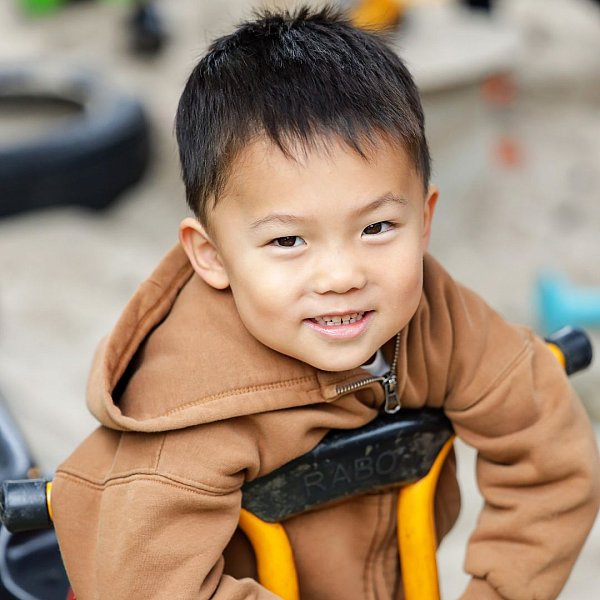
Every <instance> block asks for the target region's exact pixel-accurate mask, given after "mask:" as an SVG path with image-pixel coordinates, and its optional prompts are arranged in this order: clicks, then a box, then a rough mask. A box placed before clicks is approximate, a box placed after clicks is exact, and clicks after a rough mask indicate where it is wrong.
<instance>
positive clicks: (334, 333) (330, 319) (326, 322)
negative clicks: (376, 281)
mask: <svg viewBox="0 0 600 600" xmlns="http://www.w3.org/2000/svg"><path fill="white" fill-rule="evenodd" d="M373 315H374V311H372V310H363V311H358V312H347V313H338V314H337V315H320V316H318V317H312V318H310V319H305V320H304V323H305V324H306V325H307V326H308V327H309V328H310V329H312V330H313V331H315V332H316V333H318V334H319V335H320V336H323V337H324V338H325V339H328V340H351V339H354V338H357V337H359V336H360V335H362V334H363V333H364V332H365V331H366V329H367V328H368V327H369V323H370V322H371V319H372V317H373Z"/></svg>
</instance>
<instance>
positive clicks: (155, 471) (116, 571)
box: [52, 247, 600, 600]
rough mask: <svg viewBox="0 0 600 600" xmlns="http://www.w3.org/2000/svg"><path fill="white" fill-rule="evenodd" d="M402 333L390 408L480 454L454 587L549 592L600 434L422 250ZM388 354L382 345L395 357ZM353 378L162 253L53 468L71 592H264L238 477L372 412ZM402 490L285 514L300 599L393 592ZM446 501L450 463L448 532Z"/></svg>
mask: <svg viewBox="0 0 600 600" xmlns="http://www.w3.org/2000/svg"><path fill="white" fill-rule="evenodd" d="M399 335H400V344H399V354H398V364H397V378H398V390H399V397H400V400H401V402H402V406H404V407H411V408H416V407H422V406H431V407H438V408H439V407H441V408H443V409H444V410H445V412H446V414H447V415H448V416H449V417H450V419H451V420H452V423H453V425H454V428H455V430H456V432H457V434H458V435H459V436H460V437H461V438H462V439H463V440H464V441H465V442H466V443H467V444H470V445H472V446H474V447H475V448H476V449H477V451H478V466H477V469H478V470H477V474H478V482H479V485H480V487H481V492H482V494H483V498H484V506H483V509H482V512H481V515H480V517H479V522H478V525H477V528H476V529H475V531H474V533H473V535H472V537H471V540H470V542H469V546H468V549H467V556H466V563H465V564H466V570H467V572H468V573H470V574H471V575H472V580H471V583H470V584H469V586H468V588H467V590H466V592H465V594H464V595H463V596H462V598H464V599H469V600H471V599H472V600H486V599H488V598H489V599H498V598H508V599H511V600H534V599H535V600H544V599H546V600H547V599H550V598H555V597H556V596H557V595H558V593H559V591H560V589H561V588H562V586H563V584H564V582H565V580H566V578H567V576H568V574H569V572H570V570H571V567H572V566H573V563H574V561H575V558H576V557H577V555H578V553H579V551H580V549H581V546H582V544H583V541H584V540H585V537H586V535H587V533H588V531H589V529H590V527H591V525H592V522H593V520H594V518H595V515H596V512H597V509H598V503H599V495H600V483H599V472H600V469H599V460H598V450H597V447H596V443H595V439H594V436H593V434H592V432H591V428H590V425H589V422H588V420H587V417H586V415H585V413H584V411H583V409H582V407H581V405H580V403H579V402H578V400H577V399H576V398H575V396H574V394H573V393H572V391H571V389H570V387H569V384H568V382H567V379H566V377H565V375H564V372H563V371H562V368H561V367H560V366H559V364H558V362H557V361H556V360H555V358H554V356H553V355H552V354H551V352H550V351H549V350H548V349H547V348H546V347H545V344H544V343H543V342H542V341H540V340H539V339H537V338H536V337H534V336H533V335H532V334H531V333H530V332H529V331H528V330H527V329H524V328H520V327H515V326H512V325H509V324H507V323H506V322H505V321H504V320H502V319H501V318H500V317H499V316H498V315H497V314H496V313H495V312H494V311H492V310H491V309H490V308H489V307H488V306H487V305H486V304H485V303H484V302H483V301H482V300H481V299H480V298H478V297H477V296H476V295H475V294H473V293H472V292H470V291H469V290H467V289H465V288H463V287H461V286H460V285H458V284H457V283H455V282H454V281H453V280H452V279H451V278H450V277H449V276H448V275H447V274H446V272H445V271H444V270H443V269H442V268H441V267H440V266H439V265H438V264H437V263H436V262H435V261H434V260H433V259H432V258H430V257H426V259H425V263H424V291H423V296H422V300H421V303H420V305H419V308H418V310H417V312H416V314H415V315H414V317H413V319H412V320H411V321H410V323H409V324H408V325H407V327H406V328H405V329H404V330H403V331H402V332H400V334H399ZM393 352H394V341H393V340H390V342H388V343H387V344H386V345H385V346H384V353H385V354H386V356H387V359H388V361H389V362H390V363H391V362H392V354H393ZM364 377H365V372H364V371H363V370H362V369H360V368H359V369H355V370H353V371H350V372H343V373H326V372H322V371H318V370H316V369H314V368H313V367H311V366H309V365H306V364H304V363H301V362H299V361H297V360H295V359H292V358H290V357H287V356H283V355H281V354H279V353H277V352H275V351H273V350H271V349H269V348H267V347H265V346H263V345H261V344H260V343H259V342H258V341H257V340H256V339H254V338H253V337H252V336H251V335H250V334H249V333H248V332H247V330H246V329H245V328H244V326H243V324H242V322H241V321H240V319H239V317H238V315H237V311H236V309H235V304H234V301H233V298H232V296H231V293H230V292H229V291H217V290H214V289H212V288H210V287H208V286H207V285H206V284H205V283H204V282H203V281H202V280H201V279H200V278H199V277H197V276H196V275H194V274H193V271H192V268H191V266H190V265H189V263H188V261H187V258H186V256H185V254H184V252H183V250H182V249H181V248H180V247H176V248H174V249H173V250H172V251H171V252H170V253H169V254H168V255H167V256H166V257H165V258H164V259H163V261H162V262H161V264H160V265H159V266H158V268H157V269H156V271H155V272H154V273H153V274H152V276H151V277H150V278H149V279H148V280H147V281H146V282H145V283H143V284H142V285H141V286H140V288H139V289H138V291H137V292H136V294H135V295H134V297H133V298H132V300H131V301H130V303H129V304H128V306H127V307H126V309H125V311H124V313H123V315H122V316H121V318H120V320H119V321H118V323H117V325H116V327H115V329H114V330H113V332H112V333H111V335H110V336H109V337H108V338H107V339H106V340H105V341H104V342H103V343H102V345H101V346H100V349H99V351H98V353H97V355H96V358H95V362H94V366H93V369H92V373H91V377H90V382H89V395H88V403H89V407H90V409H91V411H92V412H93V413H94V415H95V416H96V417H97V418H98V420H99V421H100V423H101V426H100V427H99V428H98V429H97V430H96V431H95V432H94V433H92V434H91V435H90V437H89V438H88V439H87V440H86V441H84V442H83V444H82V445H81V446H80V447H79V448H78V449H77V450H76V451H75V452H74V453H73V455H72V456H71V457H70V458H68V459H67V460H66V461H65V463H64V464H62V465H61V466H60V468H59V469H58V472H57V474H56V478H55V483H54V487H53V495H52V502H53V510H54V517H55V524H56V532H57V535H58V539H59V542H60V547H61V551H62V554H63V558H64V561H65V564H66V568H67V571H68V575H69V578H70V580H71V582H72V585H73V588H74V591H75V594H76V596H77V598H78V600H92V599H102V600H138V599H139V600H142V599H143V600H149V599H160V600H167V599H173V600H188V599H189V600H199V599H201V598H214V599H219V600H222V599H229V600H236V599H242V598H244V599H246V598H261V599H263V598H264V599H266V598H274V596H273V594H271V593H269V592H267V591H266V590H265V589H264V588H262V587H261V586H260V585H259V584H258V583H256V581H254V580H253V579H252V578H251V576H252V575H253V573H254V566H253V559H252V555H251V552H250V550H249V549H248V547H247V542H245V540H244V539H243V537H242V536H240V535H239V534H238V533H236V526H237V520H238V512H239V509H240V499H241V493H240V487H241V485H242V483H243V482H244V481H245V480H251V479H254V478H256V477H259V476H261V475H264V474H266V473H269V472H270V471H272V470H273V469H275V468H277V467H279V466H281V465H283V464H284V463H286V462H288V461H290V460H292V459H293V458H295V457H298V456H299V455H301V454H303V453H305V452H307V451H308V450H310V449H311V448H312V447H314V446H315V445H316V444H317V443H318V442H319V440H320V439H321V438H322V437H323V436H324V435H325V433H326V432H327V431H328V430H329V429H332V428H355V427H359V426H361V425H363V424H365V423H367V422H368V421H370V420H371V419H373V418H374V417H375V416H376V415H377V412H378V409H379V408H380V406H381V404H382V402H383V392H382V389H381V386H380V385H379V384H378V383H375V384H373V385H371V386H368V387H365V388H363V389H360V390H359V391H357V392H355V393H349V394H346V395H343V396H339V395H338V394H337V393H336V385H337V384H340V383H347V382H352V381H356V380H358V379H361V378H364ZM394 496H395V494H394V492H385V493H377V494H368V495H365V496H363V497H360V498H358V499H355V500H351V501H346V502H343V503H340V504H337V505H335V506H331V507H327V508H324V509H321V510H316V511H313V512H312V513H308V514H306V515H302V516H298V517H294V518H292V519H290V520H289V521H286V524H285V527H286V530H287V532H288V535H289V537H290V540H291V543H292V546H293V548H294V553H295V557H296V564H297V568H298V572H299V579H300V589H301V597H302V599H303V600H321V599H323V600H325V599H329V600H331V599H338V598H344V599H357V600H359V599H360V600H365V599H382V600H383V599H398V598H401V595H402V594H401V582H400V573H399V568H398V560H397V555H396V540H395V533H394V530H395V510H394ZM458 508H459V496H458V490H457V486H456V479H455V477H454V461H453V460H450V461H447V464H446V467H445V469H444V471H443V474H442V477H441V480H440V483H439V486H438V494H437V503H436V515H437V525H438V529H439V531H440V535H443V534H444V533H446V532H447V531H448V529H449V528H450V527H451V526H452V524H453V523H454V521H455V519H456V516H457V514H458ZM232 536H233V537H232ZM224 555H225V558H224V557H223V556H224ZM247 575H249V576H250V577H247Z"/></svg>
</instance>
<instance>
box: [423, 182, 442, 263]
mask: <svg viewBox="0 0 600 600" xmlns="http://www.w3.org/2000/svg"><path fill="white" fill-rule="evenodd" d="M438 195H439V194H438V188H437V187H436V186H435V185H430V186H429V189H428V190H427V198H426V199H425V207H424V209H423V252H426V251H427V248H428V246H429V238H430V237H431V223H432V221H433V214H434V213H435V205H436V204H437V201H438Z"/></svg>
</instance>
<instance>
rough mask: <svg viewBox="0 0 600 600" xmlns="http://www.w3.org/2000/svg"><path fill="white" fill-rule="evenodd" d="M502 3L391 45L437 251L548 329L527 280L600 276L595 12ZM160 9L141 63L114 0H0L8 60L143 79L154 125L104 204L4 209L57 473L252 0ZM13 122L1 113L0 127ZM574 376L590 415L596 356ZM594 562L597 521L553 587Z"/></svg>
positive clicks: (81, 427)
mask: <svg viewBox="0 0 600 600" xmlns="http://www.w3.org/2000/svg"><path fill="white" fill-rule="evenodd" d="M499 4H500V10H499V14H498V15H497V18H496V19H495V20H494V22H493V23H489V24H485V25H483V26H482V25H481V23H479V22H477V24H475V25H474V24H473V23H471V22H470V21H469V22H468V23H465V22H464V19H462V18H461V19H458V20H454V19H452V18H451V17H450V16H448V14H447V13H440V12H439V10H438V9H424V10H431V11H433V12H430V13H427V14H426V13H423V12H419V13H414V14H413V15H412V16H411V17H410V19H409V20H408V23H407V29H406V31H405V32H404V34H403V37H401V38H399V40H398V47H399V51H400V52H401V53H403V54H404V56H405V57H406V58H407V61H408V62H409V64H410V65H411V67H412V68H413V71H414V72H415V75H416V78H417V81H418V82H419V83H420V85H421V87H422V91H423V99H424V105H425V108H426V113H427V121H428V134H429V138H430V142H431V147H432V153H433V157H434V165H435V173H434V175H435V180H436V182H437V183H438V184H439V185H440V188H441V200H440V205H439V209H438V214H437V216H436V223H435V226H434V234H433V241H432V251H433V253H434V254H435V255H436V256H437V257H438V258H439V259H441V260H442V262H443V263H444V264H445V265H446V266H447V268H448V269H449V270H450V271H451V272H452V273H453V274H454V275H455V276H456V277H457V278H458V279H460V280H462V281H463V282H465V283H467V284H469V285H470V286H471V287H473V288H474V289H475V290H477V291H478V292H479V293H481V294H482V295H483V296H484V297H485V298H486V299H487V300H488V301H489V302H490V303H491V304H492V305H493V306H494V307H496V308H497V309H498V310H499V311H500V312H502V313H503V314H504V315H505V316H506V317H507V318H508V319H511V320H514V321H519V322H524V323H527V324H530V325H532V326H534V327H539V313H538V311H537V309H536V303H535V290H536V286H535V282H536V278H537V276H538V275H539V273H541V272H542V271H543V270H546V269H553V270H557V271H558V272H560V273H564V274H566V275H567V276H568V277H569V278H570V279H571V280H572V281H574V282H576V283H577V284H578V285H584V286H596V287H600V271H599V269H598V265H599V264H600V242H599V241H598V240H599V236H598V234H599V228H600V202H599V200H600V198H599V197H598V190H599V189H600V168H599V161H600V135H599V133H600V11H599V9H598V8H596V7H595V6H594V5H593V4H592V3H590V2H587V1H586V0H554V1H553V2H543V1H542V0H526V1H525V0H523V1H521V0H513V1H508V0H507V1H505V2H501V3H499ZM160 6H161V7H162V10H163V14H164V15H165V18H166V22H167V24H168V26H169V29H170V31H171V32H172V39H171V43H170V44H169V46H168V48H167V50H166V51H165V52H164V53H163V54H162V55H160V56H159V57H157V58H155V59H153V60H142V59H139V58H135V57H133V56H131V55H130V54H129V53H128V51H127V43H126V32H125V28H124V26H123V21H124V18H125V16H126V14H127V9H126V7H124V6H123V5H122V4H119V3H109V2H106V3H103V2H92V3H77V4H74V5H72V6H69V7H68V8H66V9H64V10H62V11H61V12H59V13H57V14H56V15H53V16H52V17H49V18H45V19H37V20H31V19H28V18H25V17H24V16H22V15H21V14H20V13H19V12H18V11H17V10H16V9H15V3H8V2H5V3H2V4H0V60H1V61H2V62H7V63H12V62H15V61H17V62H20V63H21V62H26V61H35V62H36V63H38V64H42V65H44V64H48V65H52V67H55V66H56V65H59V67H60V68H64V69H66V68H79V67H84V68H86V69H93V70H94V71H96V72H97V73H98V74H99V75H100V76H102V77H104V78H106V81H107V85H110V86H115V87H118V88H120V89H123V90H128V91H130V92H132V93H134V94H137V95H138V96H139V97H140V98H141V99H142V100H143V101H144V103H145V105H146V106H147V109H148V111H149V114H150V116H151V119H152V123H153V134H154V161H153V166H152V169H151V170H150V172H149V173H148V175H147V177H146V178H145V180H144V181H143V183H142V184H140V185H139V186H137V187H135V188H134V189H132V190H131V191H129V192H128V193H126V194H125V195H123V197H122V198H121V199H120V200H119V202H118V203H116V204H115V205H114V206H113V207H112V208H111V209H110V210H108V211H105V212H103V213H90V212H87V211H86V210H82V209H77V208H70V209H65V208H56V209H52V210H47V211H43V212H35V213H31V214H26V215H18V216H14V217H11V218H6V219H4V220H0V274H1V278H0V390H1V391H2V393H3V395H4V396H5V397H6V400H7V402H8V404H9V406H10V409H11V411H12V412H13V414H14V415H15V416H16V418H17V420H18V422H19V424H20V425H21V427H22V429H23V431H24V433H25V435H26V436H27V439H28V440H29V442H30V443H31V446H32V449H33V451H34V453H35V456H36V457H37V459H38V461H39V462H40V464H41V465H42V467H43V468H44V469H46V470H47V471H52V469H53V468H54V467H55V466H56V465H57V464H58V462H59V461H60V460H62V458H64V457H65V456H66V455H67V454H68V452H69V451H70V450H71V449H72V448H73V447H74V445H75V444H76V443H77V442H78V441H80V440H81V439H82V438H83V437H84V436H85V435H86V434H87V433H88V432H89V431H90V430H91V429H92V428H93V427H94V422H93V420H92V419H91V417H90V416H89V415H88V414H87V412H86V409H85V405H84V400H83V398H84V390H85V380H86V375H87V368H88V366H89V362H90V360H91V356H92V353H93V349H94V346H95V344H96V343H97V341H98V340H99V338H100V337H101V336H102V335H103V334H104V333H106V332H107V331H108V329H109V328H110V327H111V325H112V324H113V323H114V321H115V319H116V317H117V316H118V314H119V311H120V309H121V308H122V306H123V305H124V303H125V302H126V300H127V299H128V298H129V296H130V295H131V293H132V292H133V290H134V289H135V286H136V285H137V284H138V283H139V281H140V280H141V279H142V278H143V277H144V276H145V275H146V274H148V273H149V272H150V270H151V269H152V268H153V266H154V265H155V263H156V261H157V260H158V259H159V258H160V256H161V255H162V254H163V252H164V251H165V250H166V249H167V248H169V247H170V246H171V244H172V243H174V241H175V240H176V230H177V224H178V222H179V220H180V219H181V218H182V217H183V216H184V215H186V214H187V211H186V208H185V203H184V196H183V188H182V185H181V183H180V182H179V174H178V164H177V160H176V151H175V145H174V141H173V136H172V122H173V115H174V111H175V106H176V103H177V99H178V96H179V93H180V91H181V88H182V85H183V83H184V81H185V78H186V75H187V74H188V73H189V71H190V69H191V67H192V65H193V64H194V62H195V60H196V59H197V57H198V56H199V55H200V54H201V53H202V50H203V49H204V48H205V46H206V43H207V41H208V40H210V39H211V38H212V37H213V36H214V35H215V34H218V33H221V32H224V31H226V30H227V29H228V27H229V26H230V25H231V23H232V22H234V21H237V20H238V19H239V17H240V15H243V14H247V10H248V7H249V6H250V2H247V1H244V0H226V1H220V2H219V1H217V0H213V1H210V2H209V1H206V2H194V1H193V0H179V1H178V2H171V3H167V2H166V1H163V2H162V3H161V4H160ZM436 11H437V12H436ZM411 23H412V25H411ZM421 25H422V26H423V29H420V27H421ZM473 27H476V28H477V27H479V29H478V30H477V31H476V32H475V33H474V31H475V30H474V29H473ZM481 27H483V29H481ZM471 34H473V35H474V36H475V37H474V38H471V37H470V36H471ZM482 36H483V37H482ZM507 67H509V68H510V71H511V74H512V77H513V80H514V81H515V82H516V84H517V93H516V97H515V99H514V101H513V102H512V104H511V105H510V106H494V105H492V104H490V103H489V102H484V101H483V99H482V94H481V86H480V84H481V80H482V77H485V76H487V75H490V74H492V73H493V72H497V71H498V69H501V68H503V69H504V68H507ZM453 74H454V76H453ZM12 125H14V123H13V124H12ZM2 127H4V128H5V129H2ZM16 134H17V135H18V131H17V133H16ZM16 134H15V127H14V126H11V123H7V122H6V120H5V121H4V122H3V121H2V117H1V116H0V139H7V136H8V135H16ZM3 135H4V136H5V137H4V138H2V137H1V136H3ZM504 138H506V139H508V142H509V148H513V149H516V154H515V153H513V154H515V156H516V160H515V161H513V163H512V164H510V161H507V160H501V159H500V158H499V157H498V149H499V148H500V145H501V140H502V139H504ZM0 195H1V194H0ZM591 333H592V335H593V337H594V339H595V341H596V344H597V347H600V345H599V342H600V340H599V339H598V332H597V331H592V332H591ZM574 383H575V386H576V387H577V389H578V391H579V392H580V394H581V396H582V398H583V400H584V402H585V404H586V406H587V408H588V409H589V412H590V414H591V415H592V416H595V417H596V418H598V415H600V397H599V396H600V392H599V390H600V368H599V367H598V364H596V365H595V366H594V367H593V368H592V369H590V370H589V371H588V372H586V373H584V374H581V375H578V376H577V377H576V378H575V379H574ZM596 430H597V431H598V432H599V433H600V428H599V426H598V425H596ZM458 450H459V459H460V463H461V472H460V476H461V485H462V488H463V495H464V502H465V503H464V509H463V513H462V516H461V520H460V522H459V524H458V526H457V527H456V529H455V530H454V532H453V533H452V534H451V535H450V536H449V537H448V538H447V539H446V540H445V541H444V543H443V545H442V548H441V551H440V570H441V575H442V585H443V589H444V598H453V597H456V596H457V595H458V594H459V592H460V590H461V589H462V587H463V586H464V584H465V581H466V578H465V576H464V575H463V574H462V566H461V565H462V560H463V555H464V551H463V548H464V545H465V543H466V539H467V537H468V535H469V532H470V531H471V529H472V527H473V523H474V521H475V518H476V514H477V508H478V506H479V497H478V495H477V490H476V484H475V481H474V475H473V454H472V451H471V450H470V449H468V448H466V447H464V446H463V445H461V444H459V446H458ZM599 569H600V529H599V527H598V526H596V528H595V529H594V531H593V533H592V535H591V537H590V539H589V541H588V543H587V545H586V547H585V549H584V552H583V553H582V556H581V558H580V560H579V562H578V564H577V566H576V568H575V570H574V572H573V575H572V577H571V579H570V581H569V583H568V584H567V587H566V588H565V590H564V592H563V593H562V595H561V598H564V599H567V600H594V599H596V598H598V595H599V592H598V590H599V589H600V580H599V579H598V571H599Z"/></svg>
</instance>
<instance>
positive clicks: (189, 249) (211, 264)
mask: <svg viewBox="0 0 600 600" xmlns="http://www.w3.org/2000/svg"><path fill="white" fill-rule="evenodd" d="M179 241H180V242H181V245H182V246H183V249H184V250H185V253H186V254H187V256H188V259H189V261H190V263H191V265H192V267H193V268H194V271H196V273H198V275H200V277H202V279H204V281H206V283H208V285H210V286H211V287H214V288H215V289H217V290H224V289H225V288H227V287H229V277H228V276H227V272H226V270H225V267H224V266H223V262H222V261H221V257H220V256H219V251H218V250H217V247H216V245H215V243H214V242H213V241H212V239H211V238H210V236H209V235H208V233H207V232H206V230H205V229H204V227H203V226H202V224H201V223H200V222H199V221H198V220H197V219H194V218H193V217H186V218H185V219H184V220H183V221H181V224H180V225H179Z"/></svg>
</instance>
